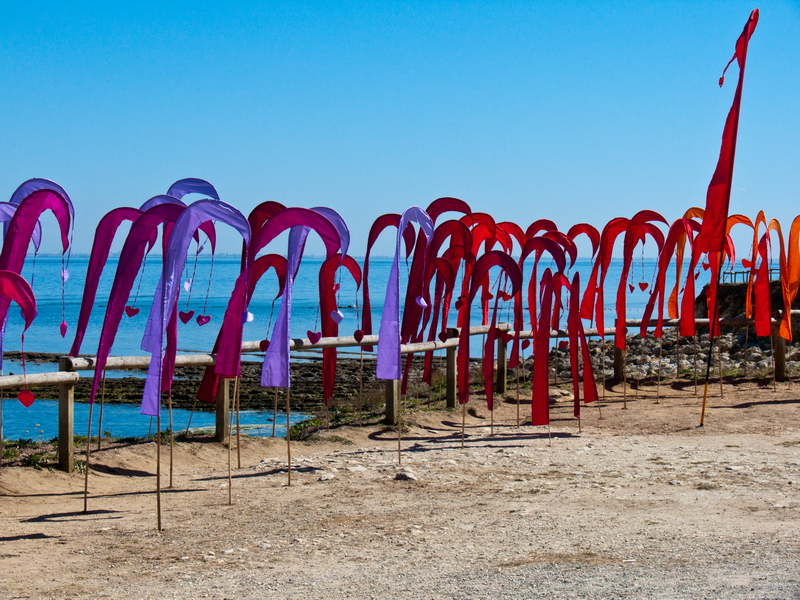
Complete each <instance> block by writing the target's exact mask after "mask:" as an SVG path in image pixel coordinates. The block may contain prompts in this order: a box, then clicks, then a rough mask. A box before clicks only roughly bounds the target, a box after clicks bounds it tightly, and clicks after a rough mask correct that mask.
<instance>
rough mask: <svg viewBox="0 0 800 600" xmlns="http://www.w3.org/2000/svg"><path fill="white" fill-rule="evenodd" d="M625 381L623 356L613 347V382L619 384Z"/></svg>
mask: <svg viewBox="0 0 800 600" xmlns="http://www.w3.org/2000/svg"><path fill="white" fill-rule="evenodd" d="M623 379H625V355H624V354H623V353H622V350H620V349H619V348H617V347H616V345H615V346H614V381H616V382H617V383H619V382H620V381H622V380H623Z"/></svg>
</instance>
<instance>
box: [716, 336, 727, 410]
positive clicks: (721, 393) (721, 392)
mask: <svg viewBox="0 0 800 600" xmlns="http://www.w3.org/2000/svg"><path fill="white" fill-rule="evenodd" d="M720 337H721V336H720ZM717 361H718V362H719V369H718V371H719V397H720V398H721V399H723V400H724V399H725V388H724V386H723V381H722V348H721V347H720V345H719V337H718V338H717Z"/></svg>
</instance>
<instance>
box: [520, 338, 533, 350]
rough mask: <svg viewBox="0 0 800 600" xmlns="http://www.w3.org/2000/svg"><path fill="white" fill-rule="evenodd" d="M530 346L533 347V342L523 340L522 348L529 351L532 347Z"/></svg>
mask: <svg viewBox="0 0 800 600" xmlns="http://www.w3.org/2000/svg"><path fill="white" fill-rule="evenodd" d="M530 345H531V341H530V340H522V343H521V344H520V348H522V349H523V350H527V349H528V348H529V347H530Z"/></svg>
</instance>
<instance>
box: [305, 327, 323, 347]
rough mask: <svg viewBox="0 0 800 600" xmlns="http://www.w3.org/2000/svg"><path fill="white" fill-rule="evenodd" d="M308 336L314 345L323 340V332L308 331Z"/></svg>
mask: <svg viewBox="0 0 800 600" xmlns="http://www.w3.org/2000/svg"><path fill="white" fill-rule="evenodd" d="M306 335H307V336H308V341H309V342H311V343H312V344H316V343H317V342H318V341H320V340H321V339H322V332H321V331H311V330H309V331H306Z"/></svg>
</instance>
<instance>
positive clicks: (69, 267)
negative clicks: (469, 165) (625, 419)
mask: <svg viewBox="0 0 800 600" xmlns="http://www.w3.org/2000/svg"><path fill="white" fill-rule="evenodd" d="M323 260H324V259H323V258H321V257H313V256H312V257H304V258H303V260H302V263H301V265H300V268H299V271H298V273H297V277H296V279H295V284H294V287H293V302H292V310H291V320H290V331H291V335H292V337H307V336H308V332H309V331H319V330H320V319H321V315H320V314H319V268H320V266H321V264H322V262H323ZM358 262H359V264H362V265H363V259H358ZM531 262H532V261H531V260H528V261H527V265H526V266H527V272H526V274H525V281H527V278H528V277H529V275H530V263H531ZM88 263H89V257H88V256H72V257H71V258H70V259H69V261H68V262H66V261H64V260H62V257H61V256H38V257H36V258H35V260H34V258H33V257H30V256H29V257H28V259H27V260H26V263H25V268H24V269H23V276H24V277H25V278H26V279H27V280H28V281H29V282H30V283H31V285H32V288H33V291H34V295H35V296H36V301H37V310H38V314H37V317H36V320H35V321H34V322H33V324H32V325H31V327H30V328H29V329H28V330H27V331H25V332H24V340H23V337H22V334H23V321H22V318H21V316H20V314H19V310H18V309H17V307H16V305H14V304H12V307H11V309H10V310H9V319H8V324H7V327H6V333H5V340H4V349H5V350H20V349H22V348H23V347H24V350H25V351H27V352H49V353H56V354H67V353H68V352H69V350H70V347H71V346H72V342H73V339H74V336H75V325H76V323H77V320H78V314H79V311H80V306H81V300H82V297H83V284H84V281H85V278H86V271H87V268H88ZM117 266H118V258H117V257H114V256H112V257H110V258H109V260H108V261H107V262H106V263H105V265H104V269H103V274H102V277H101V279H100V284H99V287H98V290H97V295H96V297H95V300H94V303H93V309H92V314H91V318H90V320H89V326H88V328H87V330H86V334H85V337H84V340H83V344H82V346H81V348H80V351H81V352H82V353H85V354H95V353H96V351H97V344H98V341H99V337H100V331H101V328H102V326H103V319H104V315H105V309H106V306H107V303H108V297H109V293H110V291H111V287H112V284H113V281H114V276H115V273H116V270H117ZM240 266H241V259H240V257H239V256H234V255H218V256H215V257H213V258H212V257H210V256H209V255H207V254H200V255H199V256H194V255H190V257H189V259H188V260H187V262H186V267H185V269H184V272H183V273H182V277H181V286H180V297H179V302H178V307H179V310H181V311H185V312H189V311H194V317H195V318H196V317H197V315H200V314H202V315H208V316H210V317H211V320H210V321H209V322H208V323H207V324H206V325H203V326H201V325H199V324H198V323H197V321H196V320H195V318H193V319H192V320H190V321H189V322H188V323H186V324H184V323H179V324H178V352H179V353H191V352H209V351H211V349H212V347H213V345H214V341H215V339H216V336H217V333H218V331H219V326H220V324H221V323H222V318H223V315H224V313H225V308H226V307H227V303H228V299H229V297H230V293H231V291H232V290H233V287H234V282H235V280H236V277H237V276H238V275H239V271H240ZM552 266H553V265H552V264H551V263H549V262H548V261H546V260H544V259H543V260H542V261H541V262H540V265H539V274H540V276H541V274H542V273H543V272H544V269H545V268H547V267H552ZM591 266H592V265H591V261H590V260H588V259H578V260H577V261H576V264H575V266H574V267H573V268H572V271H571V272H572V273H574V272H579V273H580V276H581V284H582V285H581V287H582V289H583V288H585V285H586V282H587V281H588V279H589V275H590V273H591ZM655 266H656V262H655V259H647V258H642V259H641V260H636V261H634V265H633V268H632V270H631V271H632V272H631V276H630V278H629V280H628V281H627V282H625V283H624V285H625V286H626V290H627V289H628V285H633V286H634V287H633V291H626V294H627V317H628V318H636V317H639V316H641V315H642V312H643V310H644V307H645V305H646V303H647V300H648V298H649V294H650V290H651V289H652V287H653V283H654V282H655ZM390 267H391V259H389V258H386V257H373V258H370V269H369V289H370V298H371V305H372V321H373V328H374V333H377V332H378V330H379V327H380V318H381V312H382V309H383V299H384V295H385V291H386V286H387V282H388V278H389V270H390ZM62 269H65V270H66V271H68V273H69V276H68V278H67V280H66V282H65V283H64V284H63V285H62V281H61V272H62ZM621 272H622V261H621V260H619V259H615V260H612V262H611V267H610V271H609V274H608V275H607V277H606V282H605V288H604V289H605V304H606V306H605V313H606V323H607V326H613V317H614V316H615V310H614V305H615V301H616V292H617V287H618V286H619V285H620V281H619V278H620V275H621ZM160 275H161V257H160V256H149V257H148V258H147V260H146V261H145V264H144V267H143V269H141V270H140V272H139V275H138V276H137V279H136V282H135V283H134V286H133V289H132V290H131V295H130V297H129V299H128V302H127V305H128V306H131V307H134V308H138V309H140V311H139V313H138V314H136V315H135V316H133V317H128V316H126V315H124V314H123V316H122V320H121V322H120V323H119V328H118V331H117V334H116V337H115V340H114V345H113V347H112V350H111V352H112V354H113V355H116V356H137V355H145V354H146V352H144V351H142V350H141V347H140V346H141V341H142V333H143V331H144V327H145V324H146V322H147V316H148V314H149V312H150V306H151V304H152V302H153V293H154V290H155V289H156V285H157V283H158V279H159V277H160ZM189 280H191V284H189V283H188V282H189ZM407 280H408V264H406V263H405V261H402V260H401V262H400V282H401V298H403V297H404V287H405V286H404V284H405V282H406V281H407ZM668 281H674V275H672V276H670V277H669V279H668ZM337 282H338V283H339V284H340V290H339V293H338V302H339V307H340V311H341V312H342V314H343V315H344V318H343V319H342V321H341V323H340V324H339V332H340V335H343V336H344V335H352V334H353V332H354V331H355V330H357V329H360V327H361V306H362V305H363V299H362V298H361V295H360V292H359V291H358V289H357V286H356V283H355V281H354V280H353V278H352V277H351V276H350V274H349V273H348V272H347V271H346V270H345V269H340V271H339V276H338V277H337ZM640 282H644V283H646V284H647V289H646V290H644V291H643V290H641V289H640V287H639V285H638V283H640ZM492 283H493V284H494V283H495V279H493V280H492ZM703 283H704V281H703V280H702V279H701V280H699V281H698V289H700V287H699V286H701V285H702V284H703ZM184 285H185V287H184ZM457 289H459V290H460V283H457ZM277 293H278V282H277V278H276V277H275V275H274V271H268V272H267V273H266V274H265V275H264V276H263V277H262V279H261V281H259V283H258V286H257V287H256V290H255V292H254V295H253V298H252V300H251V303H250V306H249V312H250V313H252V316H253V318H252V321H250V322H248V323H246V324H245V325H244V339H245V340H262V339H268V338H269V337H270V336H271V332H272V330H273V328H274V324H275V319H276V318H277V316H278V311H279V308H280V303H281V301H282V298H276V296H277ZM455 295H458V294H457V293H456V294H455ZM523 296H525V294H523ZM526 314H527V313H526ZM511 318H512V316H511V314H510V310H509V309H508V308H503V309H502V310H501V314H500V315H498V321H510V320H511ZM471 319H472V323H473V324H478V323H480V322H481V313H480V303H479V302H478V301H475V302H474V303H473V307H472V316H471ZM62 321H65V322H66V323H67V326H68V330H67V334H66V336H64V337H63V338H62V336H61V335H60V332H59V325H60V323H61V322H62ZM449 321H450V324H451V325H453V324H454V321H455V319H454V316H453V314H452V313H451V316H450V319H449ZM586 325H587V326H589V324H588V323H586ZM562 326H563V325H562ZM529 327H530V325H529V324H526V328H529ZM23 341H24V344H23ZM254 359H257V357H254ZM54 369H55V367H54V365H52V364H44V365H32V364H27V365H26V372H27V373H34V372H47V371H53V370H54ZM21 372H22V365H21V364H19V363H18V362H14V361H9V360H6V361H5V364H4V373H5V374H10V373H17V374H19V373H21ZM89 374H90V373H85V375H87V376H88V375H89ZM130 375H136V373H134V372H129V371H108V372H107V374H106V376H107V377H122V376H130ZM139 375H140V376H141V374H139ZM55 389H56V388H47V387H44V388H38V389H37V390H36V393H37V396H40V397H41V398H43V399H47V398H51V399H54V398H55ZM78 400H80V399H78ZM46 406H49V405H48V404H47V403H45V402H44V401H42V400H37V401H36V402H35V403H34V404H33V406H32V407H31V408H28V409H25V408H24V407H22V406H21V405H20V404H19V402H17V401H16V400H13V401H5V402H4V409H5V410H4V411H3V413H4V414H3V417H4V421H5V424H4V425H5V426H4V436H5V437H6V438H15V437H32V438H35V437H36V436H37V435H39V434H37V433H36V431H37V427H38V428H40V429H41V428H43V427H45V426H47V427H48V429H46V430H45V432H46V433H42V434H41V436H42V437H43V438H45V439H48V438H49V437H53V436H54V435H55V432H54V430H53V427H55V424H56V422H57V418H56V413H55V412H51V413H48V412H46V411H47V410H49V409H46V408H45V407H46ZM78 406H80V403H78V404H76V407H78ZM52 410H54V409H52ZM76 410H83V409H82V408H80V409H78V408H76ZM118 411H119V415H120V416H119V417H118V416H117V412H118ZM127 411H133V413H135V414H138V406H130V405H129V406H123V405H113V404H109V405H107V406H106V407H105V414H104V429H105V423H108V427H109V430H110V431H111V432H112V434H113V435H115V436H125V435H136V434H128V433H124V432H127V431H128V429H127V428H128V425H127V424H124V423H128V422H129V417H128V416H123V415H127V414H128V412H127ZM23 415H24V416H23ZM256 415H258V413H255V414H253V415H252V417H253V418H254V419H261V422H262V424H264V426H265V427H267V424H268V421H267V420H266V419H267V418H268V417H269V418H271V413H264V414H261V415H260V416H256ZM139 416H141V415H139ZM187 418H188V417H187ZM206 418H213V415H211V416H208V415H207V414H206V415H204V416H200V415H199V414H197V413H196V414H195V416H194V417H193V420H192V424H193V425H195V424H197V425H198V426H199V425H200V422H199V421H196V419H206ZM298 418H300V417H298ZM76 419H77V416H76ZM141 419H143V421H141V422H138V423H137V424H136V425H135V426H134V425H130V427H131V428H132V429H131V430H135V431H137V432H139V434H141V435H145V434H146V429H147V428H148V427H145V426H143V425H142V424H141V423H143V422H148V423H149V418H147V417H141ZM14 423H22V425H15V424H14ZM84 427H85V422H84ZM175 428H176V430H178V429H180V427H179V426H178V425H177V424H176V426H175ZM268 428H269V430H270V431H271V424H269V426H268ZM75 431H76V432H80V431H81V426H80V425H79V424H77V423H76V428H75Z"/></svg>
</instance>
